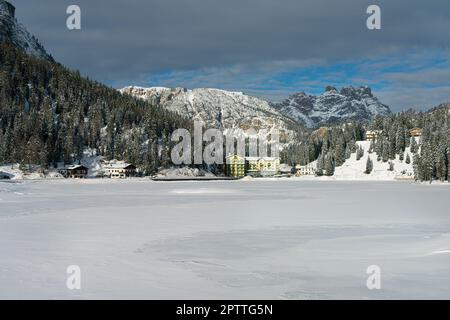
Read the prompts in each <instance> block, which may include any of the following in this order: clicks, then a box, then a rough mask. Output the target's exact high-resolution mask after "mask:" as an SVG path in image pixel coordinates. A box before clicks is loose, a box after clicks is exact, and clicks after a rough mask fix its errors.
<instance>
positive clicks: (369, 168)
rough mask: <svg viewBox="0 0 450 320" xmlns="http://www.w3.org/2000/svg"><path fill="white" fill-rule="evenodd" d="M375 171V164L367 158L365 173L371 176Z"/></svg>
mask: <svg viewBox="0 0 450 320" xmlns="http://www.w3.org/2000/svg"><path fill="white" fill-rule="evenodd" d="M372 170H373V162H372V160H371V159H370V157H367V162H366V171H364V173H366V174H370V173H371V172H372Z"/></svg>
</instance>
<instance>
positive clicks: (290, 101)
mask: <svg viewBox="0 0 450 320" xmlns="http://www.w3.org/2000/svg"><path fill="white" fill-rule="evenodd" d="M271 106H272V107H274V108H275V109H276V110H277V111H279V112H280V113H281V114H283V115H285V116H287V117H290V118H291V119H294V120H296V121H297V122H299V123H303V124H305V125H306V126H307V127H310V128H312V127H316V126H319V125H323V124H330V123H338V122H344V121H370V120H373V119H374V117H375V116H377V115H381V116H386V115H390V114H391V113H392V111H391V110H390V108H389V107H388V106H387V105H385V104H383V103H381V102H380V101H379V100H378V98H376V97H375V96H374V95H373V94H372V90H371V89H370V88H369V87H368V86H361V87H353V86H348V87H343V88H341V90H340V91H338V90H337V89H336V88H335V87H332V86H327V87H326V88H325V92H324V93H322V94H320V95H311V94H307V93H305V92H299V93H295V94H292V95H291V96H289V98H287V99H285V100H284V101H282V102H280V103H272V104H271Z"/></svg>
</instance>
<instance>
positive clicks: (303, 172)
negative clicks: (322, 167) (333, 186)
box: [295, 164, 317, 177]
mask: <svg viewBox="0 0 450 320" xmlns="http://www.w3.org/2000/svg"><path fill="white" fill-rule="evenodd" d="M316 171H317V168H316V166H315V165H313V164H307V165H306V166H301V165H296V166H295V175H296V176H297V177H300V176H313V175H315V174H316Z"/></svg>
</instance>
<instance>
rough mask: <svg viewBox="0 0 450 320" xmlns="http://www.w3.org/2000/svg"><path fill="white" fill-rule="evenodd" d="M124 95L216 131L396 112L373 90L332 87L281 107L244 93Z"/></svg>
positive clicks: (154, 90) (153, 90) (146, 91)
mask: <svg viewBox="0 0 450 320" xmlns="http://www.w3.org/2000/svg"><path fill="white" fill-rule="evenodd" d="M120 92H122V93H127V94H131V95H133V96H136V97H139V98H142V99H145V100H147V101H151V102H152V103H153V104H156V105H160V106H162V107H164V108H166V109H168V110H170V111H174V112H177V113H178V114H181V115H184V116H186V117H188V118H189V119H197V120H202V121H204V122H205V123H206V124H208V125H209V126H215V127H225V128H230V127H241V128H242V127H243V128H246V127H248V126H253V127H257V128H259V127H264V128H270V127H273V126H279V127H280V126H281V127H285V128H286V127H289V126H290V125H292V124H293V123H295V124H297V125H298V124H300V125H304V126H307V127H310V128H313V127H316V126H318V125H324V124H333V123H339V122H346V121H360V122H364V121H371V120H373V118H374V117H375V116H377V115H380V116H385V115H389V114H390V113H391V110H390V109H389V107H388V106H387V105H385V104H382V103H381V102H379V100H378V99H377V98H376V97H375V96H373V94H372V91H371V89H370V88H369V87H367V86H365V87H352V86H349V87H344V88H342V89H341V90H340V91H338V90H337V89H336V88H334V87H327V88H326V89H325V92H324V93H323V94H320V95H317V96H315V95H310V94H306V93H304V92H302V93H296V94H293V95H291V96H290V97H289V98H288V99H286V100H284V101H283V102H281V103H270V102H267V101H265V100H263V99H260V98H256V97H252V96H248V95H246V94H244V93H242V92H232V91H225V90H218V89H206V88H199V89H193V90H189V89H185V88H164V87H150V88H142V87H134V86H130V87H125V88H123V89H120Z"/></svg>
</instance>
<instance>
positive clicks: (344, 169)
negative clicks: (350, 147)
mask: <svg viewBox="0 0 450 320" xmlns="http://www.w3.org/2000/svg"><path fill="white" fill-rule="evenodd" d="M357 144H358V145H359V146H361V147H362V148H363V149H364V156H362V157H361V159H359V160H356V153H353V154H352V155H351V157H350V158H349V159H347V160H346V161H345V163H344V164H343V165H342V166H340V167H336V168H335V171H334V177H335V178H337V179H339V180H396V179H413V178H414V169H413V164H412V159H413V157H414V155H413V153H412V152H411V150H410V148H409V147H408V148H406V149H405V153H404V159H403V160H400V157H399V155H397V156H396V158H395V160H389V161H388V162H383V161H382V160H380V161H377V157H378V155H377V153H376V152H372V153H369V152H368V151H369V149H370V142H369V141H358V142H357ZM407 155H409V157H410V160H411V161H410V163H409V164H408V163H406V160H405V159H406V156H407ZM369 157H370V160H372V162H373V170H372V172H371V173H370V174H366V173H364V171H365V170H366V163H367V158H369ZM390 162H392V163H393V165H394V168H393V169H394V170H393V171H389V170H388V169H389V163H390Z"/></svg>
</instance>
